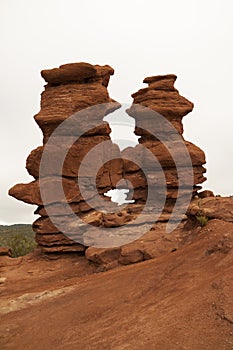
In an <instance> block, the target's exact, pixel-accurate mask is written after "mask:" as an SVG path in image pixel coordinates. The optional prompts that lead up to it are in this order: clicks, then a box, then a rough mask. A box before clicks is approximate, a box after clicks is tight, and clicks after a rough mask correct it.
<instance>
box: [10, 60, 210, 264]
mask: <svg viewBox="0 0 233 350" xmlns="http://www.w3.org/2000/svg"><path fill="white" fill-rule="evenodd" d="M113 73H114V70H113V69H112V68H111V67H109V66H98V65H91V64H88V63H73V64H65V65H62V66H60V67H59V68H55V69H50V70H43V71H42V72H41V75H42V77H43V78H44V79H45V81H46V82H47V85H45V90H44V91H43V93H42V96H41V110H40V112H39V113H38V114H37V115H36V116H35V120H36V122H37V124H38V125H39V127H40V128H41V130H42V132H43V136H44V139H43V145H42V146H40V147H38V148H37V149H35V150H33V151H32V152H31V154H30V155H29V157H28V159H27V164H26V168H27V170H28V172H29V174H30V175H32V176H33V177H34V179H35V180H34V181H32V182H31V183H29V184H18V185H15V186H14V187H13V188H11V189H10V191H9V194H10V195H11V196H13V197H15V198H17V199H18V200H22V201H24V202H26V203H30V204H36V205H38V209H37V210H36V214H39V215H40V218H39V219H37V220H36V221H35V223H34V224H33V229H34V231H35V232H36V241H37V242H38V244H39V246H40V247H41V248H42V250H43V251H44V252H53V253H54V252H67V251H70V252H72V251H77V252H84V251H85V250H86V248H87V247H88V246H89V245H95V238H93V237H94V235H93V234H92V235H91V233H92V232H95V231H96V235H98V234H99V233H98V227H106V228H111V227H115V228H116V227H122V226H124V225H126V224H127V225H126V226H125V229H123V231H122V232H123V233H122V239H123V241H124V239H126V238H127V236H130V237H132V240H133V238H134V231H135V223H134V220H135V219H136V218H137V217H138V216H139V215H140V214H141V212H142V210H143V208H144V205H145V203H146V202H147V195H148V183H147V178H146V177H145V174H144V173H143V168H146V169H148V175H149V178H150V183H151V184H152V187H153V191H154V195H155V196H157V197H158V198H160V196H161V198H162V197H163V195H164V188H162V187H161V181H162V177H165V185H166V186H165V187H166V188H165V197H166V201H165V206H164V209H163V210H162V213H160V215H159V218H158V223H157V224H154V222H153V216H152V215H151V214H150V213H149V212H145V213H143V215H141V216H140V220H138V222H137V224H136V225H137V229H141V230H142V231H143V232H144V231H145V230H147V228H148V233H147V234H146V235H145V237H147V238H145V241H144V243H143V244H142V240H137V241H136V242H133V243H131V244H129V245H127V246H126V247H123V248H121V247H119V248H113V249H112V253H111V254H110V253H109V251H106V252H104V251H101V253H99V254H101V255H104V256H105V254H106V256H108V257H109V256H114V259H113V263H114V261H115V260H116V259H115V258H116V257H118V258H117V259H119V261H120V263H122V264H126V263H130V262H132V261H135V262H136V261H140V260H144V259H147V258H151V257H154V256H155V255H156V254H157V252H158V251H159V243H158V241H157V240H156V235H157V234H158V235H159V236H160V237H161V227H160V226H159V225H160V224H161V223H163V225H165V223H166V222H167V221H168V220H169V217H170V214H171V212H172V210H173V207H174V205H175V202H176V200H177V196H178V189H179V195H180V196H184V197H185V196H187V195H188V194H189V193H190V188H191V193H192V196H193V197H194V196H195V195H196V194H197V191H198V190H199V189H200V188H201V186H200V184H201V183H203V182H204V181H205V179H206V178H205V177H204V173H205V171H206V170H205V168H204V167H203V165H204V164H205V155H204V153H203V151H202V150H201V149H200V148H198V147H197V146H195V145H194V144H192V143H191V142H187V141H185V140H184V139H183V136H182V133H183V125H182V118H183V117H184V116H185V115H186V114H188V113H189V112H191V111H192V109H193V103H192V102H190V101H188V100H187V99H186V98H184V97H182V96H181V95H180V94H179V92H178V91H177V89H176V88H175V87H174V83H175V81H176V76H175V75H172V74H170V75H165V76H156V77H149V78H146V79H145V80H144V83H147V84H148V87H146V88H144V89H141V90H139V91H138V92H136V93H134V94H133V95H132V97H133V99H134V100H133V104H132V106H131V108H130V109H129V110H127V113H128V114H129V115H130V116H133V117H134V118H135V120H136V127H135V134H136V135H139V136H140V139H139V145H138V146H136V147H134V148H131V147H129V148H127V149H125V150H124V151H123V152H120V149H119V147H118V146H117V145H116V144H113V143H112V142H111V139H110V136H109V134H110V132H111V129H110V127H109V125H108V123H106V122H103V117H104V116H106V115H107V114H109V113H111V112H113V111H114V110H115V109H117V108H119V106H120V104H119V103H117V102H115V101H114V100H112V99H111V98H110V97H109V94H108V91H107V86H108V82H109V79H110V76H111V75H113ZM93 106H97V107H96V109H95V113H94V118H93V113H92V114H91V112H90V111H91V109H90V108H91V107H93ZM145 107H146V108H147V109H146V110H145ZM77 112H79V118H78V119H77V118H76V115H77ZM156 113H160V115H162V118H164V119H166V120H167V121H169V123H171V124H170V126H169V125H167V124H164V123H163V122H162V121H160V120H158V122H157V123H156V127H155V129H153V130H152V129H151V125H152V128H153V123H151V121H152V120H154V118H155V114H156ZM71 116H74V118H73V117H72V118H70V117H71ZM67 120H69V124H67V123H66V121H67ZM141 120H143V126H144V128H142V123H141ZM63 122H64V123H63ZM61 124H62V126H63V127H62V128H61V127H60V126H61ZM164 125H165V126H164ZM54 131H56V134H54ZM154 133H157V134H158V133H159V135H160V136H161V135H162V136H161V138H160V139H158V138H157V137H155V136H154V135H153V134H154ZM177 135H178V136H177ZM177 137H178V138H177ZM51 140H52V143H51ZM165 141H166V142H165ZM184 145H185V146H186V147H185V148H186V150H187V152H188V155H189V161H188V160H187V158H185V157H184V156H183V153H182V152H183V151H182V147H184ZM142 146H143V147H142ZM96 147H98V152H96V153H95V156H94V157H92V164H91V165H92V166H89V165H88V164H89V163H88V162H87V163H86V164H84V165H83V163H85V162H84V161H83V160H84V159H85V157H86V155H88V153H89V152H91V151H92V150H93V149H95V148H96ZM66 150H67V152H66ZM146 150H149V153H148V152H147V151H146ZM64 152H66V156H65V158H64V163H63V164H62V167H61V164H60V163H61V160H60V158H61V154H63V153H64ZM128 155H129V156H131V159H132V158H133V160H134V161H129V160H126V158H127V156H128ZM107 156H109V157H110V160H109V161H107V162H105V159H106V157H107ZM155 158H156V159H157V161H158V162H159V164H160V166H159V168H158V169H157V168H156V167H155V165H154V163H155V161H154V159H155ZM44 159H45V160H44ZM42 160H43V161H45V162H46V167H41V164H42V163H43V162H42ZM99 164H101V166H100V167H99ZM138 164H139V165H138ZM177 167H178V168H179V169H178V168H177ZM93 169H98V172H97V176H96V178H95V187H96V192H93V187H94V186H93V176H94V175H95V172H94V170H93ZM178 170H179V171H178ZM191 175H192V176H193V180H192V183H191V184H190V176H191ZM60 177H62V186H63V191H64V194H63V192H62V193H58V194H57V196H55V195H54V194H56V192H57V188H58V187H59V184H60ZM80 179H81V180H82V184H83V186H84V191H81V189H80V186H79V180H80ZM127 180H128V181H129V182H130V183H131V184H132V188H131V189H130V193H131V192H132V199H133V201H134V203H133V204H128V205H127V206H126V208H123V209H122V210H119V207H117V205H115V207H113V208H115V209H116V212H113V213H106V211H104V210H105V203H106V207H107V206H108V204H109V202H110V198H108V197H106V196H104V194H105V193H106V192H107V191H108V190H111V189H113V188H115V187H116V185H117V184H118V183H119V181H121V186H122V187H123V188H124V186H125V185H126V184H127V183H128V182H127ZM42 193H43V195H42ZM93 193H94V194H93ZM152 197H153V196H152ZM99 198H101V199H102V204H101V205H100V204H99V203H100V202H99ZM88 199H90V200H91V203H92V205H90V203H88V202H87V200H88ZM152 202H153V201H152ZM152 202H151V203H150V205H151V207H153V203H152ZM67 203H68V205H67ZM112 204H113V203H112ZM94 208H95V209H94ZM159 209H161V208H156V207H155V208H154V211H155V212H156V211H157V210H159ZM190 210H191V209H190ZM192 210H194V209H192ZM70 213H75V214H77V215H78V216H79V217H80V218H81V221H79V222H76V220H75V218H74V219H73V218H72V219H71V218H70ZM184 214H185V212H184V213H182V216H181V219H185V218H186V216H185V215H184ZM194 215H195V214H194ZM53 217H56V222H58V223H59V227H57V226H56V225H54V224H53V220H52V219H53ZM60 225H61V226H62V227H65V229H64V230H62V231H61V229H60ZM90 225H92V226H90ZM151 228H152V231H150V229H151ZM82 235H86V237H87V239H86V241H85V242H84V241H82ZM100 235H102V233H101V234H100ZM89 236H90V237H89ZM148 237H149V238H148ZM88 239H89V241H88ZM103 239H104V236H103ZM169 239H171V238H169ZM169 239H168V241H167V242H169ZM152 241H153V242H155V241H156V242H157V243H156V247H155V248H153V249H152V248H151V242H152ZM88 242H89V243H88ZM145 242H148V243H145ZM175 246H176V245H175ZM145 247H146V248H145ZM167 247H168V249H174V245H172V246H171V245H170V244H169V243H168V244H167ZM93 249H94V248H93ZM91 251H92V250H91V248H89V249H88V250H87V252H86V256H87V258H88V259H90V260H93V259H92V254H91ZM152 251H153V252H152ZM116 252H117V253H116ZM133 252H134V253H135V254H136V255H135V254H134V253H133ZM94 255H95V253H94ZM97 260H98V259H97Z"/></svg>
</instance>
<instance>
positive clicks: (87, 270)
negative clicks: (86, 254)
mask: <svg viewBox="0 0 233 350" xmlns="http://www.w3.org/2000/svg"><path fill="white" fill-rule="evenodd" d="M190 237H191V238H190V239H189V241H187V243H186V244H185V245H184V246H183V247H182V248H180V249H179V250H177V251H175V252H170V253H166V254H164V255H162V256H161V257H159V258H157V259H153V260H148V261H145V262H142V263H138V264H133V265H130V266H123V267H118V268H115V269H113V270H110V271H107V272H103V273H96V268H95V267H94V266H92V265H90V264H89V263H88V262H87V261H86V260H85V258H83V257H80V256H76V255H72V256H71V255H68V256H65V257H63V258H59V259H49V258H47V257H45V256H44V257H42V256H41V255H40V254H39V253H35V254H31V255H28V256H26V257H24V258H18V259H11V258H6V257H1V260H0V277H1V279H3V281H2V283H1V284H0V293H1V301H0V314H1V322H0V349H1V350H13V349H17V350H48V349H51V350H62V349H65V350H71V349H72V350H76V349H77V350H79V349H80V350H81V349H84V350H89V349H90V350H92V349H93V350H94V349H95V350H105V349H106V350H110V349H113V350H137V349H143V350H144V349H145V350H185V349H186V350H232V349H233V249H232V246H233V223H230V222H226V221H222V220H210V221H209V223H208V224H207V225H206V226H205V227H204V228H202V229H201V230H200V231H199V233H198V235H194V236H193V237H192V236H190ZM4 277H5V278H6V280H5V282H4Z"/></svg>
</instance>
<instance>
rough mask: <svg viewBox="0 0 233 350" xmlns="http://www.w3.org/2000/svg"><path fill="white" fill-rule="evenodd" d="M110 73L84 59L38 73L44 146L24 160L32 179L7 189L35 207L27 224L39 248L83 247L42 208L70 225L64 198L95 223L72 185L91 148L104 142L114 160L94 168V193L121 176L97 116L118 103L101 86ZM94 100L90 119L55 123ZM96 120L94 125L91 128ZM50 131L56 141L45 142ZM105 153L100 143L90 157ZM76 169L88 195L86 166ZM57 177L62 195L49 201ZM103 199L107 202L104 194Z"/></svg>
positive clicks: (39, 118)
mask: <svg viewBox="0 0 233 350" xmlns="http://www.w3.org/2000/svg"><path fill="white" fill-rule="evenodd" d="M113 73H114V70H113V69H112V68H111V67H109V66H98V65H96V66H94V65H91V64H87V63H74V64H66V65H62V66H60V67H59V68H55V69H51V70H43V71H42V72H41V75H42V77H43V78H44V79H45V81H46V82H47V83H48V84H47V85H46V86H45V90H44V92H43V93H42V96H41V110H40V112H39V113H38V114H37V115H36V116H35V120H36V122H37V124H38V125H39V127H40V128H41V130H42V132H43V135H44V142H43V143H44V145H43V146H40V147H38V148H37V149H35V150H33V151H32V152H31V154H30V155H29V157H28V159H27V164H26V168H27V170H28V172H29V174H30V175H32V176H33V177H34V178H35V180H34V181H33V182H31V183H29V184H18V185H15V186H14V187H13V188H11V189H10V191H9V194H10V195H12V196H13V197H15V198H17V199H19V200H22V201H24V202H26V203H29V204H36V205H38V206H39V207H38V209H37V211H36V214H39V215H40V216H41V217H40V218H39V219H37V220H36V222H35V223H34V224H33V229H34V231H35V232H36V241H37V242H38V243H39V245H40V246H41V247H42V250H43V251H44V252H61V251H64V252H67V251H78V252H80V251H84V250H85V247H84V245H82V244H79V243H77V242H76V241H75V240H73V239H70V238H69V237H67V236H66V235H65V234H64V233H66V232H64V233H62V232H60V231H59V229H58V228H57V227H54V225H53V224H52V222H51V220H50V219H49V218H48V214H47V212H48V211H49V213H50V216H51V215H52V216H53V215H54V216H58V217H59V220H60V222H62V223H63V222H66V220H67V222H69V225H71V226H72V223H70V221H69V220H68V219H67V218H68V217H69V216H67V215H69V214H70V213H69V211H68V209H67V208H68V207H67V205H66V203H69V204H70V208H71V210H72V211H74V213H77V214H79V215H80V216H85V220H86V222H87V223H93V222H94V224H96V225H98V223H100V221H99V216H98V215H97V216H96V217H95V218H94V219H91V217H93V212H94V211H93V210H92V208H91V207H90V206H89V205H88V204H86V202H85V201H84V200H83V197H82V194H81V191H80V189H79V187H78V186H77V177H78V173H79V168H80V164H81V162H82V160H83V158H84V157H85V155H86V154H87V153H88V152H89V151H90V150H91V149H92V148H93V147H95V146H97V145H100V147H101V144H102V143H103V142H104V141H109V143H108V145H110V146H109V147H110V150H109V148H108V152H109V153H110V154H111V157H112V158H113V159H114V158H117V159H116V160H115V161H111V160H110V161H109V162H108V164H107V165H106V166H103V167H102V168H101V171H99V173H98V178H97V180H96V182H97V187H98V188H99V195H100V196H101V197H103V193H104V192H106V191H108V190H109V189H111V188H112V187H113V186H114V185H115V183H116V182H117V181H119V180H120V179H121V178H122V171H123V162H122V160H121V159H120V158H121V156H120V151H119V148H118V146H117V145H113V144H111V141H110V136H109V134H110V132H111V129H110V127H109V125H108V123H106V122H103V121H102V119H103V117H104V116H105V115H106V114H108V113H110V112H112V111H113V110H115V109H116V108H118V107H119V104H118V103H115V101H113V100H112V99H111V98H110V97H109V95H108V91H107V86H108V82H109V79H110V76H111V75H112V74H113ZM96 105H97V106H98V105H99V106H100V107H99V108H96V110H95V116H94V119H93V113H92V118H89V114H88V113H87V112H85V113H84V115H83V118H79V123H77V121H76V120H74V121H73V124H72V122H71V124H69V125H68V126H66V125H65V124H64V123H63V125H64V127H63V128H62V129H61V130H59V128H58V127H59V125H61V123H62V122H64V121H66V120H67V119H68V118H69V117H70V116H72V115H74V114H75V113H77V112H79V111H82V110H83V109H86V108H88V107H92V106H96ZM81 117H82V116H81ZM96 123H97V124H98V126H97V127H96ZM92 124H93V128H92ZM55 130H56V132H57V130H58V132H57V134H56V136H55V137H57V139H58V141H57V142H54V143H53V144H49V145H47V143H48V140H49V137H50V136H51V135H52V133H53V132H54V131H55ZM86 130H87V131H86ZM53 135H54V134H53ZM72 137H74V138H76V139H77V140H76V141H75V142H74V143H73V142H72V143H71V147H69V150H68V152H67V154H66V157H65V161H64V164H63V167H62V169H60V155H61V153H62V152H63V151H66V147H67V145H68V144H69V143H70V142H71V141H70V139H71V138H72ZM45 145H46V147H47V148H46V157H47V162H46V167H45V168H44V169H43V172H40V164H41V158H42V155H43V154H44V153H45V152H44V151H45ZM105 153H106V146H105V147H104V145H103V146H102V148H101V149H100V151H99V153H98V156H97V157H96V158H95V159H93V161H94V162H96V163H98V162H100V163H102V158H104V156H105ZM113 163H114V164H113ZM82 171H83V173H84V177H85V195H86V196H87V197H88V193H90V197H91V196H92V195H93V194H92V190H91V189H90V187H91V180H90V177H91V176H92V174H91V173H90V172H91V170H90V169H88V167H86V168H84V169H83V170H82ZM39 174H40V179H39ZM59 176H62V186H63V190H64V195H65V196H63V195H61V196H59V195H57V196H56V200H55V199H54V193H56V190H57V187H58V186H59V183H60V178H59ZM81 176H83V175H81ZM41 188H44V189H45V190H46V196H43V198H42V197H41ZM96 197H98V194H97V195H96ZM105 199H106V200H108V201H109V199H108V198H107V197H105ZM92 203H93V200H92ZM96 205H97V204H96ZM94 213H95V212H94ZM83 226H84V228H83V227H82V228H80V229H82V230H85V225H83ZM69 227H70V226H69ZM76 229H77V227H76ZM82 230H81V231H82ZM74 238H75V237H74ZM79 242H80V241H79Z"/></svg>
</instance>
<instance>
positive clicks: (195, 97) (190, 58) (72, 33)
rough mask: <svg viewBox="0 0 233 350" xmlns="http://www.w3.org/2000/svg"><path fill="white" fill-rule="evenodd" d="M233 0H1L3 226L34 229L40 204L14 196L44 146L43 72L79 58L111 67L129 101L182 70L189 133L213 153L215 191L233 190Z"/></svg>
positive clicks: (116, 87) (113, 87)
mask: <svg viewBox="0 0 233 350" xmlns="http://www.w3.org/2000/svg"><path fill="white" fill-rule="evenodd" d="M232 10H233V5H232V0H217V1H216V0H195V1H189V0H176V1H174V0H162V1H161V0H159V1H158V0H143V1H138V0H124V1H123V0H118V1H111V0H98V1H94V0H93V1H90V0H89V1H88V0H85V1H84V0H82V1H80V0H65V1H59V0H40V1H35V0H20V1H18V0H0V17H1V18H0V36H1V37H0V39H1V52H0V57H1V65H0V76H1V86H0V89H1V93H0V99H1V103H0V110H1V138H0V143H1V144H0V146H1V181H0V201H1V207H0V223H7V224H11V223H31V222H32V221H33V220H34V219H35V217H34V216H33V214H32V213H33V209H34V208H33V206H31V205H26V204H24V203H21V202H19V201H16V200H15V199H13V198H10V197H8V196H7V191H8V189H9V187H11V186H12V185H14V184H16V183H20V182H29V181H31V180H32V178H31V177H30V176H29V175H27V172H26V170H25V161H26V158H27V156H28V154H29V153H30V151H31V150H32V149H34V148H36V147H37V146H39V145H41V142H42V134H41V132H40V130H39V127H38V126H37V125H36V123H35V122H34V120H33V115H35V114H36V113H37V112H38V111H39V102H40V93H41V92H42V90H43V85H44V81H43V79H42V78H41V77H40V71H41V70H42V69H46V68H53V67H58V66H59V65H61V64H64V63H69V62H80V61H83V62H89V63H92V64H101V65H102V64H109V65H111V66H112V67H113V68H114V69H115V75H114V76H113V77H112V78H111V82H110V86H109V91H110V95H111V97H112V98H114V99H116V100H118V101H119V102H125V103H130V102H131V97H130V95H131V94H132V93H133V92H135V91H137V90H138V89H139V88H142V87H143V86H144V84H143V83H142V80H143V79H144V78H145V77H146V76H151V75H158V74H167V73H174V74H176V75H177V76H178V80H177V83H176V87H177V88H178V90H179V91H180V93H181V95H183V96H185V97H187V98H188V99H190V100H191V101H192V102H194V104H195V109H194V111H193V112H192V113H191V114H189V115H188V116H186V117H185V118H184V127H185V137H186V139H187V140H189V141H191V142H194V143H195V144H197V145H198V146H199V147H201V148H202V149H203V150H204V151H205V153H206V157H207V169H208V172H207V176H208V181H207V182H206V184H205V188H208V189H211V190H213V191H214V192H215V194H221V195H230V194H233V181H232V180H233V162H232V155H233V154H232V153H233V137H232V130H233V110H232V101H233V83H232V81H233V66H232V62H233V49H232V45H233V21H232Z"/></svg>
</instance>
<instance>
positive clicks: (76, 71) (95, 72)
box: [41, 62, 114, 85]
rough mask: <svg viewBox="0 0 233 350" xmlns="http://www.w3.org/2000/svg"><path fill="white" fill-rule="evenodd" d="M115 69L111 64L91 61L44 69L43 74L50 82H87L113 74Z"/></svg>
mask: <svg viewBox="0 0 233 350" xmlns="http://www.w3.org/2000/svg"><path fill="white" fill-rule="evenodd" d="M113 73H114V70H113V68H111V67H110V66H107V65H106V66H103V67H101V66H98V65H96V66H94V65H92V64H89V63H85V62H80V63H68V64H63V65H61V66H60V67H59V68H53V69H44V70H42V71H41V76H42V77H43V78H44V80H45V81H46V82H47V83H49V84H56V85H58V84H67V83H70V82H76V83H85V82H86V80H89V79H93V78H97V79H98V78H103V77H105V76H107V75H108V76H110V75H113Z"/></svg>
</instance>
